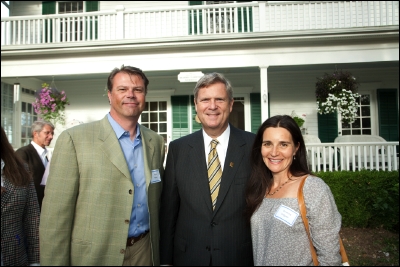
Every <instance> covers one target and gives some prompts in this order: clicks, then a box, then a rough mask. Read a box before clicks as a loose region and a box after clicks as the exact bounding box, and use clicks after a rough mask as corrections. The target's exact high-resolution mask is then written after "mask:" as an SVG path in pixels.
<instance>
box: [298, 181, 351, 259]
mask: <svg viewBox="0 0 400 267" xmlns="http://www.w3.org/2000/svg"><path fill="white" fill-rule="evenodd" d="M307 177H308V176H306V177H305V178H304V179H303V180H302V181H301V182H300V185H299V191H298V192H297V201H298V202H299V209H300V213H301V218H302V219H303V223H304V227H305V228H306V232H307V236H308V240H309V241H310V250H311V256H312V258H313V262H314V265H315V266H318V264H319V263H318V258H317V253H316V252H315V248H314V245H313V243H312V240H311V236H310V229H309V226H308V219H307V216H306V215H307V210H306V203H305V202H304V195H303V186H304V183H305V181H306V178H307ZM339 243H340V255H341V256H342V265H343V266H350V264H349V259H348V258H347V254H346V250H345V249H344V246H343V242H342V238H340V236H339Z"/></svg>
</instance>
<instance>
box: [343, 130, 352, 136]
mask: <svg viewBox="0 0 400 267" xmlns="http://www.w3.org/2000/svg"><path fill="white" fill-rule="evenodd" d="M350 134H351V132H350V131H349V130H344V131H342V135H350Z"/></svg>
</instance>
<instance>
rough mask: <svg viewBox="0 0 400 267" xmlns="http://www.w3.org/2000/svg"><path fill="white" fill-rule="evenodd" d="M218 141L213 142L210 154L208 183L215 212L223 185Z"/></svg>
mask: <svg viewBox="0 0 400 267" xmlns="http://www.w3.org/2000/svg"><path fill="white" fill-rule="evenodd" d="M218 143H219V142H218V140H215V139H213V140H212V141H211V149H210V153H208V166H207V171H208V182H209V184H210V194H211V202H212V207H213V210H214V209H215V204H216V203H217V197H218V192H219V185H220V183H221V176H222V170H221V164H220V163H219V159H218V153H217V149H216V146H217V145H218Z"/></svg>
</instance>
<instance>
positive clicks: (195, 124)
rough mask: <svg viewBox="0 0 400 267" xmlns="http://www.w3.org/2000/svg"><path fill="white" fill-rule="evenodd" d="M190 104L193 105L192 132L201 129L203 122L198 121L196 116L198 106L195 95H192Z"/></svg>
mask: <svg viewBox="0 0 400 267" xmlns="http://www.w3.org/2000/svg"><path fill="white" fill-rule="evenodd" d="M190 105H192V133H193V132H195V131H198V130H200V129H201V123H198V122H197V121H196V120H195V118H196V106H195V105H194V95H191V96H190Z"/></svg>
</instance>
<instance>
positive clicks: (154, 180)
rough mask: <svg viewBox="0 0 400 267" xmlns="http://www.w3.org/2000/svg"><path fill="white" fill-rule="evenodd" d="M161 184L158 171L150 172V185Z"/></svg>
mask: <svg viewBox="0 0 400 267" xmlns="http://www.w3.org/2000/svg"><path fill="white" fill-rule="evenodd" d="M159 182H161V176H160V171H159V170H151V181H150V183H152V184H154V183H159Z"/></svg>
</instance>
